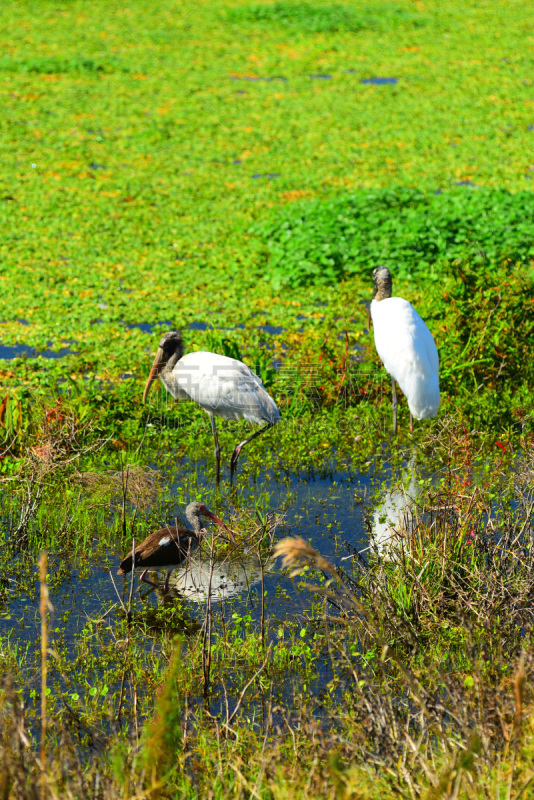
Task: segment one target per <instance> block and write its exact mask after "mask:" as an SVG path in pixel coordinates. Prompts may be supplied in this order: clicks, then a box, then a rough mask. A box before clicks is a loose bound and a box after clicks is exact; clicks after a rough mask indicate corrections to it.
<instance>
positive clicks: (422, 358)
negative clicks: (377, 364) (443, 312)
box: [371, 267, 440, 433]
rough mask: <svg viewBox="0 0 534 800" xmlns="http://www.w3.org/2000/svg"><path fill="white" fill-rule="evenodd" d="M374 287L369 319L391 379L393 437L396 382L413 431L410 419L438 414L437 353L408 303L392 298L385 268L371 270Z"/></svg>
mask: <svg viewBox="0 0 534 800" xmlns="http://www.w3.org/2000/svg"><path fill="white" fill-rule="evenodd" d="M373 283H374V292H373V299H372V302H371V317H372V319H373V328H374V336H375V347H376V350H377V353H378V355H379V356H380V360H381V361H382V363H383V364H384V366H385V368H386V369H387V371H388V372H389V374H390V375H391V385H392V391H393V433H396V432H397V392H396V388H395V381H396V382H397V383H398V384H399V386H400V388H401V389H402V392H403V394H404V395H406V399H407V400H408V406H409V409H410V430H412V416H414V417H415V418H416V419H430V418H431V417H435V416H436V414H437V413H438V408H439V402H440V396H439V357H438V351H437V349H436V344H435V342H434V339H433V338H432V334H431V333H430V331H429V330H428V328H427V326H426V324H425V322H424V321H423V320H422V319H421V317H420V316H419V314H418V313H417V311H416V310H415V308H414V307H413V306H412V305H411V303H409V302H408V301H407V300H403V298H402V297H392V296H391V273H390V271H389V269H388V268H387V267H377V268H376V269H375V270H374V272H373Z"/></svg>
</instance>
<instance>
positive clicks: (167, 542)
mask: <svg viewBox="0 0 534 800" xmlns="http://www.w3.org/2000/svg"><path fill="white" fill-rule="evenodd" d="M185 516H186V519H187V521H188V522H189V524H190V525H191V527H192V528H193V530H189V528H184V527H183V526H181V525H172V526H168V527H167V528H160V530H159V531H155V532H154V533H151V534H150V536H147V538H146V539H145V540H144V542H141V544H140V545H138V546H137V547H136V548H135V552H134V555H135V564H134V569H136V570H142V574H141V580H142V581H144V582H145V583H149V584H150V585H151V586H157V584H155V583H154V582H153V581H151V580H149V579H148V578H147V577H145V576H146V573H147V572H148V570H149V569H162V568H165V569H166V570H167V577H166V578H165V586H164V591H165V592H166V591H167V589H168V588H169V576H170V574H171V572H172V571H173V569H176V567H179V566H180V564H182V563H183V562H184V561H185V560H186V559H187V558H189V556H190V555H191V553H192V552H193V551H194V550H196V548H197V547H198V546H199V544H200V541H201V539H202V537H203V535H204V533H205V530H204V528H203V527H202V523H201V521H200V517H201V516H203V517H207V518H208V519H211V520H213V521H214V522H216V523H217V525H221V526H222V527H223V528H224V529H225V530H226V532H227V533H228V536H229V537H230V539H231V541H232V543H233V544H235V539H234V537H233V536H232V533H231V531H230V530H229V529H228V528H227V527H226V525H225V524H224V522H222V521H221V520H220V519H219V518H218V517H216V516H215V514H212V513H211V511H208V509H207V508H206V506H204V505H202V503H199V502H198V501H195V502H194V503H189V505H188V506H187V508H186V509H185ZM131 570H132V554H131V553H129V554H128V555H127V556H124V558H123V559H122V561H121V563H120V568H119V571H118V572H117V575H124V574H126V573H128V572H131Z"/></svg>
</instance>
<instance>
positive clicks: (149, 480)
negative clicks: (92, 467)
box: [74, 464, 161, 511]
mask: <svg viewBox="0 0 534 800" xmlns="http://www.w3.org/2000/svg"><path fill="white" fill-rule="evenodd" d="M74 478H75V481H76V483H77V484H79V485H80V486H81V487H83V488H84V489H85V490H86V491H87V492H88V493H89V494H90V495H91V496H92V498H93V500H94V501H95V502H96V503H97V504H102V505H108V504H109V503H110V502H111V501H112V500H114V499H117V498H119V497H120V498H121V499H122V497H123V494H124V492H125V493H126V500H127V501H128V502H130V503H132V504H133V505H135V506H136V507H137V508H138V509H139V510H140V511H143V510H145V509H146V508H147V507H148V506H150V505H151V504H152V503H153V502H154V500H155V499H156V497H157V493H158V491H159V488H160V485H161V480H160V475H159V473H158V472H157V471H156V470H155V469H150V468H148V467H141V466H138V465H135V464H131V465H127V466H123V468H122V469H120V470H106V471H104V472H78V473H76V475H75V476H74Z"/></svg>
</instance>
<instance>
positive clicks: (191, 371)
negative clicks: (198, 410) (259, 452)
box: [143, 331, 280, 484]
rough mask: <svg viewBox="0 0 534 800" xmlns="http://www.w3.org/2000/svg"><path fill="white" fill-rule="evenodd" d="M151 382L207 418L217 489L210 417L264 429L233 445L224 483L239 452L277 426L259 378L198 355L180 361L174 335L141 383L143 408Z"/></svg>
mask: <svg viewBox="0 0 534 800" xmlns="http://www.w3.org/2000/svg"><path fill="white" fill-rule="evenodd" d="M157 377H159V378H160V380H161V382H162V383H163V385H164V386H165V388H166V389H167V391H168V392H170V394H172V396H173V397H174V398H175V399H178V398H189V399H190V400H194V402H195V403H197V404H198V405H199V406H201V407H202V408H203V409H204V411H205V412H206V413H207V414H209V416H210V419H211V430H212V432H213V440H214V444H215V461H216V464H217V484H218V483H219V479H220V467H221V462H220V449H219V440H218V437H217V427H216V425H215V416H218V417H223V418H224V419H245V420H247V422H252V423H254V424H257V425H264V427H263V428H261V430H259V431H256V432H255V433H253V434H252V436H249V437H248V439H245V440H244V441H242V442H240V443H239V444H237V445H236V447H235V449H234V452H233V454H232V458H231V461H230V483H232V480H233V475H234V472H235V468H236V464H237V459H238V457H239V453H240V452H241V450H242V449H243V447H244V446H245V445H246V444H248V443H249V442H251V441H252V439H255V438H256V436H259V435H260V434H261V433H264V431H266V430H268V429H269V428H271V427H272V426H273V425H276V423H277V422H279V421H280V412H279V410H278V408H277V407H276V403H275V402H274V400H273V399H272V397H270V396H269V395H268V394H267V392H266V391H265V389H264V387H263V384H262V382H261V380H260V378H258V376H257V375H256V374H255V373H254V372H252V370H251V369H249V367H247V365H246V364H243V362H242V361H238V360H237V359H236V358H228V356H221V355H218V354H217V353H209V352H204V351H198V352H194V353H187V354H186V355H185V356H184V355H183V344H182V336H181V334H180V333H179V332H178V331H170V332H169V333H166V334H165V336H164V337H163V338H162V340H161V341H160V343H159V348H158V352H157V354H156V358H155V359H154V363H153V364H152V369H151V370H150V374H149V376H148V380H147V382H146V386H145V391H144V394H143V403H145V402H146V398H147V396H148V392H149V390H150V387H151V385H152V383H153V382H154V381H155V379H156V378H157ZM265 423H267V424H265Z"/></svg>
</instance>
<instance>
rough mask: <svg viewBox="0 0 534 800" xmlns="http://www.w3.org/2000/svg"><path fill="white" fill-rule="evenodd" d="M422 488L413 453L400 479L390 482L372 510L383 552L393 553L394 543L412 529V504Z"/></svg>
mask: <svg viewBox="0 0 534 800" xmlns="http://www.w3.org/2000/svg"><path fill="white" fill-rule="evenodd" d="M420 492H421V487H420V485H419V483H418V482H417V472H416V470H415V458H414V456H412V457H411V458H410V461H409V463H408V466H407V469H406V470H404V471H403V474H402V477H401V479H400V482H399V483H397V484H396V485H395V488H392V486H391V485H390V487H389V488H388V489H387V491H386V492H385V494H384V496H383V499H382V502H381V503H380V505H379V506H377V508H375V510H374V511H373V520H372V535H373V540H374V544H375V545H376V548H377V550H378V552H379V553H380V554H386V553H388V552H389V553H391V550H392V549H393V547H392V546H394V545H395V543H398V542H399V540H400V539H401V538H404V537H406V536H407V535H408V534H410V533H411V532H412V530H413V523H414V519H413V517H414V513H413V508H414V505H415V501H416V500H417V497H418V496H419V494H420Z"/></svg>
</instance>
